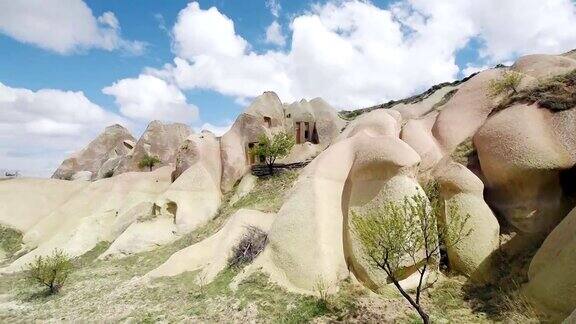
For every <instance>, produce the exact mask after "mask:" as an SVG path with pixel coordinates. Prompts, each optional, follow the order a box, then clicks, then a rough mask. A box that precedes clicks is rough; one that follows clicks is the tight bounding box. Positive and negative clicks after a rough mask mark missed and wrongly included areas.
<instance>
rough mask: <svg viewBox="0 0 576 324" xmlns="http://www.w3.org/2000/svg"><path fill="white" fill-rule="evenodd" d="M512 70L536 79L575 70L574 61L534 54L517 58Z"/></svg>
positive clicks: (575, 64) (575, 63) (561, 57)
mask: <svg viewBox="0 0 576 324" xmlns="http://www.w3.org/2000/svg"><path fill="white" fill-rule="evenodd" d="M512 69H514V70H516V71H518V72H522V73H524V74H526V75H529V76H531V77H534V78H536V79H546V78H550V77H554V76H557V75H561V74H565V73H568V72H571V71H573V70H574V69H576V61H575V60H574V59H571V58H567V57H563V56H558V55H544V54H534V55H526V56H523V57H521V58H519V59H518V60H517V61H516V63H514V65H513V66H512Z"/></svg>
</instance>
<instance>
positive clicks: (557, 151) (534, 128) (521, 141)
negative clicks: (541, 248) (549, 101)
mask: <svg viewBox="0 0 576 324" xmlns="http://www.w3.org/2000/svg"><path fill="white" fill-rule="evenodd" d="M575 122H576V110H575V109H571V110H567V111H563V112H561V113H557V114H554V113H552V112H550V111H548V110H546V109H542V108H539V107H537V105H530V106H528V105H525V104H517V105H514V106H512V107H509V108H507V109H505V110H503V111H500V112H498V113H496V114H495V115H494V116H492V117H491V118H490V119H488V121H487V122H486V124H485V125H484V126H482V128H481V129H480V130H479V131H478V133H477V134H476V135H475V136H474V144H475V146H476V148H477V151H478V157H479V160H480V165H481V168H482V173H483V175H484V177H485V180H486V186H487V188H488V190H489V194H490V202H491V204H492V206H493V207H495V208H496V209H497V210H498V211H499V212H500V213H501V214H502V215H503V216H505V217H506V219H507V220H508V221H509V222H510V223H511V224H512V225H514V226H515V227H517V228H518V229H519V230H521V231H522V232H524V233H548V232H549V231H550V230H552V228H554V226H555V225H556V224H558V222H559V221H560V220H561V219H562V217H564V216H565V215H566V213H567V210H566V205H567V204H568V203H569V201H568V200H567V199H565V196H564V193H563V187H562V185H561V179H560V170H563V169H570V168H572V167H573V166H574V164H575V163H576V159H575V158H574V151H575V150H576V145H574V134H576V129H575V127H576V126H575V124H574V123H575Z"/></svg>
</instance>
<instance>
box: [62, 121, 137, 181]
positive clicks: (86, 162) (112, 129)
mask: <svg viewBox="0 0 576 324" xmlns="http://www.w3.org/2000/svg"><path fill="white" fill-rule="evenodd" d="M133 141H134V137H132V135H130V132H129V131H128V130H127V129H126V128H124V127H122V126H120V125H112V126H108V127H106V129H105V130H104V132H103V133H102V134H100V135H98V137H96V138H95V139H94V140H93V141H92V142H90V144H88V146H86V147H85V148H84V149H82V150H80V151H79V152H76V153H74V154H73V155H72V156H71V157H69V158H68V159H66V160H64V162H62V164H61V165H60V166H59V167H58V169H57V170H56V171H55V172H54V174H53V175H52V178H56V179H66V180H70V179H71V178H72V176H73V175H74V174H75V173H77V172H80V171H89V172H91V174H92V176H91V177H92V179H95V178H96V176H97V175H98V172H99V171H100V169H101V167H102V165H103V164H104V163H106V161H108V160H110V159H116V158H118V157H123V156H125V155H127V154H128V153H129V152H130V151H131V149H132V147H131V143H133Z"/></svg>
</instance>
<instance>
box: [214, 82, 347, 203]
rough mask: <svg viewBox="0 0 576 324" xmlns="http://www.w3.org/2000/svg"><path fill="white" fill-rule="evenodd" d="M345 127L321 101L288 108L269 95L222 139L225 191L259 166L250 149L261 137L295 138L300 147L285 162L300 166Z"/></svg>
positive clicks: (262, 97) (296, 104) (297, 145)
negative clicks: (277, 135)
mask: <svg viewBox="0 0 576 324" xmlns="http://www.w3.org/2000/svg"><path fill="white" fill-rule="evenodd" d="M344 124H345V122H344V121H343V120H341V119H340V118H339V117H338V114H337V113H336V111H335V110H334V109H333V108H332V107H330V106H329V105H328V104H327V103H326V102H325V101H324V100H322V99H320V98H316V99H313V100H311V101H310V102H308V101H306V100H301V101H299V102H295V103H293V104H290V105H286V106H285V105H283V104H282V102H281V101H280V99H279V98H278V96H277V95H276V94H275V93H273V92H265V93H264V94H262V95H261V96H259V97H258V98H256V99H255V100H254V102H253V103H252V104H251V105H250V106H249V107H248V108H247V109H246V111H244V113H242V114H241V115H240V116H239V117H238V118H237V119H236V121H235V122H234V124H233V125H232V128H231V129H230V130H229V131H228V132H227V133H226V134H224V136H222V139H221V149H222V154H221V156H222V191H223V192H228V191H230V190H231V189H232V187H233V186H234V184H236V182H237V181H238V180H240V179H241V178H242V176H243V175H244V174H246V172H247V171H248V169H249V167H250V165H252V164H254V163H258V161H256V159H257V157H253V156H251V155H250V154H249V149H250V148H251V147H253V146H255V145H258V137H259V136H260V135H261V134H264V135H267V136H271V135H273V134H276V133H279V132H287V133H288V134H294V137H295V142H296V145H295V147H294V149H293V151H292V153H291V154H290V156H289V157H288V158H287V159H285V160H284V161H283V162H297V161H302V160H305V159H308V158H311V157H314V156H316V154H317V153H318V152H319V151H320V150H322V149H324V148H325V147H327V146H328V145H329V144H330V143H331V142H332V140H333V139H334V138H335V137H336V136H337V135H338V134H339V133H340V130H341V129H342V127H344Z"/></svg>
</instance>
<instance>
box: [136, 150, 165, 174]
mask: <svg viewBox="0 0 576 324" xmlns="http://www.w3.org/2000/svg"><path fill="white" fill-rule="evenodd" d="M160 162H162V161H160V159H159V158H158V157H157V156H150V155H148V154H146V155H144V157H143V158H142V160H140V162H139V163H138V167H139V168H140V169H144V168H150V171H152V168H153V167H154V166H155V165H156V164H158V163H160Z"/></svg>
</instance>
